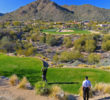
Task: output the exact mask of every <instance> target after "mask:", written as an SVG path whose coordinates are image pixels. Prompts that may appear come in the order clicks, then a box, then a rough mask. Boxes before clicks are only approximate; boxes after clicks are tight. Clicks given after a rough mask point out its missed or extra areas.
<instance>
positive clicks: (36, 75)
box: [0, 54, 110, 94]
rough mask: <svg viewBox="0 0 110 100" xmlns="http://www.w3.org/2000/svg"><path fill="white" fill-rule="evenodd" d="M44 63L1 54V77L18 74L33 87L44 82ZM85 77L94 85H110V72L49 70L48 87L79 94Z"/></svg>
mask: <svg viewBox="0 0 110 100" xmlns="http://www.w3.org/2000/svg"><path fill="white" fill-rule="evenodd" d="M42 66H43V63H42V61H41V60H39V59H37V58H25V57H10V56H6V55H4V54H0V75H2V76H8V77H10V76H11V75H12V74H16V75H17V76H18V77H19V78H23V76H26V77H27V79H28V81H29V82H31V83H32V84H33V85H34V84H35V83H36V82H38V81H41V80H42V77H41V75H42V72H41V68H42ZM85 76H89V80H90V81H91V83H92V85H95V84H96V83H100V82H104V83H110V80H109V78H110V72H109V71H104V70H99V69H90V68H49V69H48V72H47V81H48V86H52V85H58V86H61V88H62V89H63V90H64V91H67V92H70V93H74V94H78V93H79V89H80V87H81V85H82V81H83V80H84V77H85Z"/></svg>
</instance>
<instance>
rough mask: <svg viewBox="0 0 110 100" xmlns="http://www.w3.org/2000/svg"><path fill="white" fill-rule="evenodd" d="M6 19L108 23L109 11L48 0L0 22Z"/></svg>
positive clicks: (24, 7) (35, 2) (16, 12)
mask: <svg viewBox="0 0 110 100" xmlns="http://www.w3.org/2000/svg"><path fill="white" fill-rule="evenodd" d="M6 19H11V20H29V19H36V20H38V19H39V20H49V21H69V20H74V19H79V20H102V21H110V9H104V8H98V7H95V6H92V5H89V4H85V5H81V6H77V5H70V6H69V5H62V6H60V5H58V4H56V3H55V2H52V1H50V0H37V1H34V2H32V3H30V4H27V5H26V6H22V7H20V8H19V9H17V10H15V11H13V12H10V13H7V14H5V15H4V16H1V17H0V20H6Z"/></svg>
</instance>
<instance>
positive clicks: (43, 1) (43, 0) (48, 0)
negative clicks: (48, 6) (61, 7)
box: [37, 0, 50, 3]
mask: <svg viewBox="0 0 110 100" xmlns="http://www.w3.org/2000/svg"><path fill="white" fill-rule="evenodd" d="M37 2H42V3H49V2H50V0H37Z"/></svg>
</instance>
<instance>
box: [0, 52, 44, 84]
mask: <svg viewBox="0 0 110 100" xmlns="http://www.w3.org/2000/svg"><path fill="white" fill-rule="evenodd" d="M42 67H43V63H42V61H41V60H39V59H37V58H27V57H11V56H7V55H5V54H0V75H2V76H7V77H9V76H11V75H12V74H17V76H19V77H20V78H22V77H23V76H26V77H27V78H28V80H29V81H30V82H31V83H32V84H34V83H35V82H36V81H39V80H41V74H42V73H41V71H40V70H41V68H42Z"/></svg>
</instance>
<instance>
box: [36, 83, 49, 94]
mask: <svg viewBox="0 0 110 100" xmlns="http://www.w3.org/2000/svg"><path fill="white" fill-rule="evenodd" d="M35 90H36V94H40V95H45V94H48V93H49V89H48V88H47V85H46V83H45V82H44V81H39V82H37V83H36V84H35Z"/></svg>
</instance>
